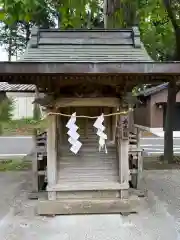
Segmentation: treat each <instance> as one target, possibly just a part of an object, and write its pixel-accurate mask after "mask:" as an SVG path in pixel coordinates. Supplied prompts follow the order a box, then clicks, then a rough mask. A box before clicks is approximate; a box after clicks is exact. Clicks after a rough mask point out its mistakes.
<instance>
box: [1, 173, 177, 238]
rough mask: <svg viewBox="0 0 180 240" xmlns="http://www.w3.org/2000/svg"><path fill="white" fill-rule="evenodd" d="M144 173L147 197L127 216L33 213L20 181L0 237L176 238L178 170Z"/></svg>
mask: <svg viewBox="0 0 180 240" xmlns="http://www.w3.org/2000/svg"><path fill="white" fill-rule="evenodd" d="M145 176H146V178H145V182H144V183H143V184H142V186H143V185H144V187H146V188H147V187H148V188H149V190H150V191H149V194H148V198H147V199H146V201H142V207H141V210H140V212H139V213H138V214H134V215H129V216H127V217H122V216H121V215H119V214H115V215H95V216H94V215H86V216H85V215H83V216H57V217H40V216H35V214H34V206H35V203H36V202H35V201H28V200H27V192H26V190H27V189H28V188H29V186H30V185H29V184H27V185H26V184H22V181H21V182H20V183H19V186H21V191H19V189H20V187H19V188H18V191H17V193H18V194H17V193H16V197H15V199H14V201H13V204H12V205H11V209H10V211H9V213H8V214H7V215H6V216H5V217H4V218H2V219H1V221H0V240H24V239H26V240H32V239H33V240H52V239H53V240H59V239H60V240H96V239H97V240H127V239H128V240H180V236H179V233H178V230H179V229H180V228H179V227H178V224H177V223H176V222H177V220H178V219H179V216H180V215H179V213H178V210H179V202H178V198H180V187H179V186H178V178H179V177H180V173H179V171H174V170H173V171H161V172H159V171H148V172H145ZM20 179H21V178H20ZM10 185H11V184H10ZM174 187H176V188H177V189H176V190H173V188H174ZM178 188H179V190H178ZM3 189H4V188H3V187H2V189H1V190H2V192H3V191H4V190H3ZM162 189H163V190H162ZM7 190H8V186H7V185H6V191H7Z"/></svg>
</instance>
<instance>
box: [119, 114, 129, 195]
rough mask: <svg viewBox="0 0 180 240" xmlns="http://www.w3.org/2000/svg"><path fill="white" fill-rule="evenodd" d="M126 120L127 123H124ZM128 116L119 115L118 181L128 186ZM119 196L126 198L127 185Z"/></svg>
mask: <svg viewBox="0 0 180 240" xmlns="http://www.w3.org/2000/svg"><path fill="white" fill-rule="evenodd" d="M126 122H127V123H126ZM127 126H128V116H120V120H119V123H118V128H119V141H118V142H119V144H118V145H119V178H120V183H121V184H124V185H126V186H129V154H128V153H129V130H128V127H127ZM120 197H121V198H128V187H127V189H122V190H121V193H120Z"/></svg>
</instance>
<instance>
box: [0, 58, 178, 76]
mask: <svg viewBox="0 0 180 240" xmlns="http://www.w3.org/2000/svg"><path fill="white" fill-rule="evenodd" d="M32 73H34V74H43V75H44V74H65V73H74V74H78V73H86V74H92V75H93V74H102V73H106V74H107V73H109V74H110V73H111V74H112V73H113V74H130V73H132V74H156V75H157V74H160V75H166V74H169V75H178V76H179V75H180V62H153V61H152V62H137V61H136V62H99V63H91V62H86V63H81V62H79V63H78V62H77V63H75V62H72V63H70V62H63V63H55V62H32V63H30V62H1V63H0V75H4V74H11V75H13V74H32Z"/></svg>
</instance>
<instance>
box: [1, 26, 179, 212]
mask: <svg viewBox="0 0 180 240" xmlns="http://www.w3.org/2000/svg"><path fill="white" fill-rule="evenodd" d="M179 72H180V63H177V62H176V63H156V62H153V61H152V60H151V59H150V57H149V56H148V54H147V53H146V51H145V49H144V47H143V45H142V43H141V41H140V34H139V32H138V29H137V28H136V27H135V28H132V29H126V30H100V31H99V30H73V31H61V30H57V29H53V30H52V29H50V30H45V29H33V32H32V38H31V40H30V42H29V46H28V48H27V50H26V52H25V54H24V56H23V57H22V59H21V60H20V61H18V62H13V63H9V62H4V63H0V81H3V82H5V81H6V82H9V83H19V84H35V85H36V86H37V88H38V90H39V91H41V92H44V93H46V96H45V97H44V98H43V99H37V100H36V101H37V102H38V103H40V104H41V105H42V106H44V107H45V108H46V111H47V119H48V129H47V181H48V184H47V192H48V199H42V200H39V202H38V213H39V214H74V213H108V212H123V210H125V209H126V210H127V208H128V207H129V206H130V205H131V200H130V198H129V195H128V191H129V180H130V168H131V167H130V164H129V156H130V155H132V154H131V153H133V151H136V152H137V154H138V150H137V149H136V150H133V149H131V148H130V144H129V132H130V128H133V126H132V123H130V122H129V106H128V104H127V103H125V102H124V101H123V97H124V96H125V95H126V93H127V92H131V91H132V88H133V87H134V86H136V85H138V84H140V83H151V82H157V84H158V83H159V82H163V81H171V80H172V81H174V80H176V78H177V77H178V76H179ZM120 112H123V114H120ZM75 113H76V122H75V124H76V125H77V126H78V130H77V129H76V128H74V129H76V130H77V132H78V134H79V135H80V136H79V138H78V141H80V142H81V143H82V146H81V147H80V149H79V151H77V153H73V152H72V151H71V150H72V149H71V147H72V145H71V144H70V142H69V136H68V134H67V133H68V130H69V129H68V128H67V123H68V121H69V120H70V119H72V114H75ZM102 114H103V115H102ZM99 116H103V117H104V122H103V125H104V126H105V129H103V132H104V133H105V135H107V139H106V140H105V143H106V148H107V152H106V151H105V149H104V148H103V149H101V151H99V136H98V135H97V130H98V129H97V128H95V127H94V122H95V121H96V120H97V118H98V117H99ZM142 117H143V116H142ZM71 130H72V129H71ZM73 136H74V135H73ZM71 140H72V139H71ZM73 140H74V139H73ZM76 140H77V139H76ZM76 147H77V146H76ZM70 149H71V150H70ZM128 204H129V205H128Z"/></svg>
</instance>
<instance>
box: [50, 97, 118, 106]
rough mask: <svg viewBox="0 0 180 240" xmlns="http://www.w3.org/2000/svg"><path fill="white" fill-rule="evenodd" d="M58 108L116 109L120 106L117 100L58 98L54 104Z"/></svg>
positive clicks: (108, 98)
mask: <svg viewBox="0 0 180 240" xmlns="http://www.w3.org/2000/svg"><path fill="white" fill-rule="evenodd" d="M53 105H55V107H56V108H59V107H69V106H71V107H81V106H84V107H116V106H117V107H118V106H119V105H120V99H119V98H113V97H112V98H111V97H107V98H59V99H57V100H56V101H55V102H54V104H53Z"/></svg>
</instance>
